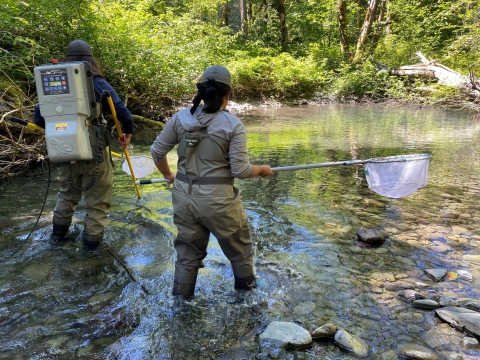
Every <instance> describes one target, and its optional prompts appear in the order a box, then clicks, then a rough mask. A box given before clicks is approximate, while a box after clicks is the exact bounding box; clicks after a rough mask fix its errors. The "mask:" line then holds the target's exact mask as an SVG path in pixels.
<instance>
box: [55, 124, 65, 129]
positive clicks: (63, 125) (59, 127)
mask: <svg viewBox="0 0 480 360" xmlns="http://www.w3.org/2000/svg"><path fill="white" fill-rule="evenodd" d="M55 130H56V131H63V130H67V123H61V124H55Z"/></svg>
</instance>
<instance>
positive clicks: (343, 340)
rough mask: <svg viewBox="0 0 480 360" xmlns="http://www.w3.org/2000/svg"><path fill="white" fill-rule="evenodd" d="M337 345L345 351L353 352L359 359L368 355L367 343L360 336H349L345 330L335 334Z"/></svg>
mask: <svg viewBox="0 0 480 360" xmlns="http://www.w3.org/2000/svg"><path fill="white" fill-rule="evenodd" d="M335 344H337V345H338V346H339V347H341V348H342V349H344V350H347V351H350V352H353V353H354V354H355V355H357V356H359V357H365V356H367V355H368V345H367V343H366V342H365V341H364V340H362V339H361V338H359V337H358V336H355V335H352V334H349V333H348V332H346V331H345V330H338V331H337V332H336V334H335Z"/></svg>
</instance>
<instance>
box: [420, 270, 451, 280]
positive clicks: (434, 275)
mask: <svg viewBox="0 0 480 360" xmlns="http://www.w3.org/2000/svg"><path fill="white" fill-rule="evenodd" d="M424 273H425V275H427V276H428V277H429V278H430V279H432V280H433V281H437V282H438V281H442V280H443V279H444V278H445V276H447V270H445V269H425V271H424Z"/></svg>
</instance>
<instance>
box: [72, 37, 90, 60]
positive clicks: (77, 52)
mask: <svg viewBox="0 0 480 360" xmlns="http://www.w3.org/2000/svg"><path fill="white" fill-rule="evenodd" d="M67 56H93V53H92V47H91V46H90V45H88V44H87V43H86V42H85V41H83V40H73V41H71V42H70V44H68V46H67Z"/></svg>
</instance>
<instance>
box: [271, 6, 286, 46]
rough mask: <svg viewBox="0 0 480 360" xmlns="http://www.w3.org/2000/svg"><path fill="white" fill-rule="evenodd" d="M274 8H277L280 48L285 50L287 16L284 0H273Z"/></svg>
mask: <svg viewBox="0 0 480 360" xmlns="http://www.w3.org/2000/svg"><path fill="white" fill-rule="evenodd" d="M274 6H275V10H277V14H278V18H279V19H280V35H281V41H282V49H283V50H287V48H288V28H287V17H286V14H285V0H277V1H275V5H274Z"/></svg>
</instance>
